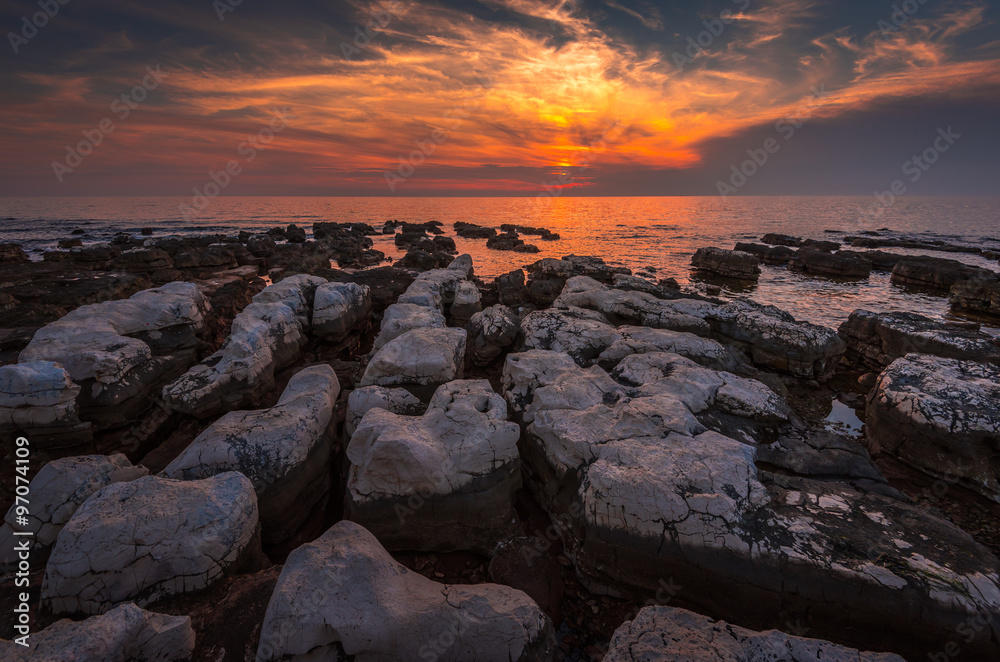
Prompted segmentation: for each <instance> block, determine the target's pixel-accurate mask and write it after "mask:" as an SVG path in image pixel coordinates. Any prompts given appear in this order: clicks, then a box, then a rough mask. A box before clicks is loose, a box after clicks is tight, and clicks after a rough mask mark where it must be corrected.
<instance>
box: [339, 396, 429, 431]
mask: <svg viewBox="0 0 1000 662" xmlns="http://www.w3.org/2000/svg"><path fill="white" fill-rule="evenodd" d="M376 407H377V408H380V409H385V410H386V411H391V412H392V413H394V414H405V415H407V416H417V415H420V414H422V413H424V410H425V409H427V407H426V406H425V405H424V403H423V402H421V401H420V399H419V398H417V396H415V395H413V394H412V393H410V392H409V391H407V390H406V389H405V388H386V387H384V386H362V387H361V388H357V389H355V390H353V391H351V394H350V395H349V396H348V397H347V417H346V419H345V420H344V433H345V434H346V435H347V437H348V438H350V437H351V436H353V435H354V431H355V430H356V429H357V427H358V423H360V422H361V419H362V418H364V416H365V414H367V413H368V410H370V409H375V408H376Z"/></svg>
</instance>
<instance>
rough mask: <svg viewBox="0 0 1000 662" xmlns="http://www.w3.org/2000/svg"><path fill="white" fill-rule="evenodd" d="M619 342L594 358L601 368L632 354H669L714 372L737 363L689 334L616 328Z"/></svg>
mask: <svg viewBox="0 0 1000 662" xmlns="http://www.w3.org/2000/svg"><path fill="white" fill-rule="evenodd" d="M618 334H619V335H620V336H621V340H617V341H615V342H614V343H613V344H611V345H609V346H608V347H607V349H605V350H604V351H602V352H601V353H600V355H599V356H598V357H597V360H598V362H600V363H601V364H602V365H617V364H618V362H619V361H621V360H622V359H624V358H625V357H626V356H631V355H632V354H649V353H652V352H671V353H674V354H679V355H681V356H683V357H685V358H688V359H691V360H692V361H694V362H695V363H699V364H701V365H703V366H705V367H708V368H713V369H715V370H729V371H732V370H736V369H737V368H738V367H739V365H740V361H739V360H738V359H737V357H736V355H735V354H734V353H733V352H732V351H731V350H729V349H727V348H726V347H724V346H723V345H721V344H719V343H718V342H716V341H714V340H710V339H708V338H701V337H699V336H696V335H694V334H693V333H685V332H681V331H669V330H667V329H651V328H649V327H645V326H621V327H618Z"/></svg>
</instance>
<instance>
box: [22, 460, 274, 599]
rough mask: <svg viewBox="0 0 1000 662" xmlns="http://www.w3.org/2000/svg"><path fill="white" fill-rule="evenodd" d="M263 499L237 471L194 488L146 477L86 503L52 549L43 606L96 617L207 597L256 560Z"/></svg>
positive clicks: (107, 489)
mask: <svg viewBox="0 0 1000 662" xmlns="http://www.w3.org/2000/svg"><path fill="white" fill-rule="evenodd" d="M259 547H260V542H259V540H258V538H257V497H256V495H255V494H254V491H253V485H251V483H250V481H249V480H248V479H247V478H246V477H245V476H244V475H243V474H240V473H236V472H229V473H224V474H219V475H218V476H214V477H212V478H206V479H204V480H198V481H177V480H169V479H166V478H159V477H157V476H145V477H143V478H139V479H136V480H133V481H130V482H127V483H112V484H110V485H108V486H106V487H104V488H102V489H101V490H99V491H98V492H97V493H95V494H94V495H93V496H91V497H90V498H89V499H87V500H86V501H85V502H84V503H83V505H81V506H80V507H79V508H78V509H77V511H76V513H75V514H74V515H73V517H72V518H71V519H70V520H69V522H68V523H67V524H66V525H65V526H64V527H63V530H62V532H61V533H60V534H59V537H58V538H57V539H56V544H55V546H54V547H53V549H52V554H51V556H50V557H49V562H48V565H47V566H46V568H45V578H44V580H43V583H42V605H43V607H44V608H46V609H49V610H51V612H52V613H54V614H66V613H82V614H100V613H104V612H106V611H108V610H110V609H112V608H113V607H115V606H117V605H119V604H121V603H123V602H135V603H136V604H137V605H139V606H145V605H148V604H150V603H152V602H155V601H156V600H158V599H160V598H164V597H167V596H170V595H177V594H180V593H186V592H190V591H197V590H200V589H203V588H205V587H207V586H209V585H211V584H212V583H214V582H215V581H217V580H218V579H220V578H221V577H222V575H223V574H224V573H226V572H227V571H230V570H232V569H236V568H238V567H239V566H240V564H241V563H243V562H247V561H248V560H249V559H256V558H257V557H258V556H259V554H260V548H259Z"/></svg>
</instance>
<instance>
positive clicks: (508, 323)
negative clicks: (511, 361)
mask: <svg viewBox="0 0 1000 662" xmlns="http://www.w3.org/2000/svg"><path fill="white" fill-rule="evenodd" d="M468 328H469V356H470V357H471V359H472V362H473V363H475V364H477V365H489V364H490V363H492V362H493V361H494V360H495V359H496V358H497V357H499V356H500V355H501V354H502V353H503V352H504V350H505V349H507V348H508V347H510V346H511V345H513V344H514V341H515V340H517V333H518V331H519V330H520V319H519V318H518V316H517V315H516V314H515V313H514V311H513V310H511V309H510V308H508V307H507V306H505V305H503V304H502V303H499V304H497V305H495V306H490V307H489V308H487V309H486V310H484V311H482V312H478V313H476V314H474V315H473V316H472V319H471V320H469V327H468Z"/></svg>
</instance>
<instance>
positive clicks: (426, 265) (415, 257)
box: [393, 235, 448, 271]
mask: <svg viewBox="0 0 1000 662" xmlns="http://www.w3.org/2000/svg"><path fill="white" fill-rule="evenodd" d="M397 236H399V235H397ZM447 260H448V256H447V255H444V254H439V253H436V252H427V251H422V250H416V249H415V250H411V251H409V252H407V253H406V255H404V256H403V257H402V258H401V259H399V260H397V261H396V263H395V264H394V265H393V266H395V267H396V268H398V269H416V270H418V271H426V270H428V269H437V268H438V267H441V266H443V265H442V261H444V263H445V264H447Z"/></svg>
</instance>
